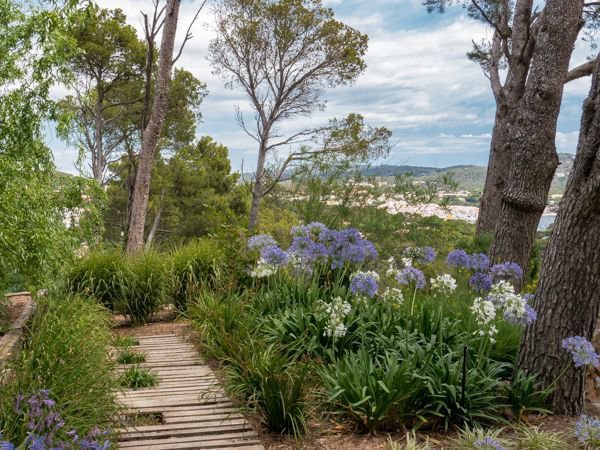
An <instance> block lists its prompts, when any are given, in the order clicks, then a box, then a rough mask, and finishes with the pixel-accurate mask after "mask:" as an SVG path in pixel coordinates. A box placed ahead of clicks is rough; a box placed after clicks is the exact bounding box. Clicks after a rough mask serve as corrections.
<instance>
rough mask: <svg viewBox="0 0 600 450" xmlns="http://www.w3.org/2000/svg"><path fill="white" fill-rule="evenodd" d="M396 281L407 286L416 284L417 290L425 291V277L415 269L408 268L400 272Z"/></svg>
mask: <svg viewBox="0 0 600 450" xmlns="http://www.w3.org/2000/svg"><path fill="white" fill-rule="evenodd" d="M396 281H398V283H400V284H405V285H411V284H414V286H415V288H416V289H423V288H424V287H425V275H424V274H423V272H421V271H420V270H419V269H416V268H414V267H406V268H404V269H402V270H400V271H398V273H397V274H396Z"/></svg>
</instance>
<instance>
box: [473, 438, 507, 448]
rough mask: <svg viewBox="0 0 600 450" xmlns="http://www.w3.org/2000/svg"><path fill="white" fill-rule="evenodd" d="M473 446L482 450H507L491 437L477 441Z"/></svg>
mask: <svg viewBox="0 0 600 450" xmlns="http://www.w3.org/2000/svg"><path fill="white" fill-rule="evenodd" d="M473 446H474V447H475V448H478V449H481V450H506V449H505V448H504V447H503V446H502V444H501V443H500V442H498V441H497V440H495V439H494V438H492V437H490V436H487V437H485V438H483V439H480V440H478V441H475V442H474V443H473Z"/></svg>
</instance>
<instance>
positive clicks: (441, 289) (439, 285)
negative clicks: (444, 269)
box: [429, 273, 456, 295]
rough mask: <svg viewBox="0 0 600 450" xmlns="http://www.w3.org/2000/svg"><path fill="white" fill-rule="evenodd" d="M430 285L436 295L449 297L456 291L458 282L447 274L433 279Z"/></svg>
mask: <svg viewBox="0 0 600 450" xmlns="http://www.w3.org/2000/svg"><path fill="white" fill-rule="evenodd" d="M429 284H430V285H431V288H432V289H433V290H434V291H435V293H436V294H438V293H439V294H442V295H447V294H451V293H453V292H454V291H455V290H456V280H455V279H454V277H452V275H449V274H447V273H445V274H443V275H438V276H437V277H435V278H431V279H430V280H429Z"/></svg>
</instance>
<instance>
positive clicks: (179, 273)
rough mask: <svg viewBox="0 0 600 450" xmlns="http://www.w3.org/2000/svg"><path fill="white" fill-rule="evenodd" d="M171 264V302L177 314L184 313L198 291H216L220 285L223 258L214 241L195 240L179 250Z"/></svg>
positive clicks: (223, 265) (221, 250)
mask: <svg viewBox="0 0 600 450" xmlns="http://www.w3.org/2000/svg"><path fill="white" fill-rule="evenodd" d="M172 261H173V276H174V283H175V294H174V302H175V306H176V307H177V309H178V310H180V311H185V310H186V309H187V304H188V302H189V301H190V299H191V298H193V296H194V295H195V294H196V293H197V292H198V291H199V290H202V289H216V288H218V287H220V286H221V285H222V284H223V280H224V278H225V275H224V274H223V271H224V269H225V265H226V258H225V253H224V250H223V248H222V247H221V245H220V243H219V241H217V240H215V239H206V238H205V239H198V240H195V241H193V242H190V243H189V244H187V245H184V246H182V247H180V248H178V249H177V250H176V251H175V252H174V253H173V256H172Z"/></svg>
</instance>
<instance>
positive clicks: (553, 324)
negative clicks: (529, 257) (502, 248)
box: [519, 64, 600, 415]
mask: <svg viewBox="0 0 600 450" xmlns="http://www.w3.org/2000/svg"><path fill="white" fill-rule="evenodd" d="M599 291H600V65H598V64H596V68H595V70H594V75H593V79H592V87H591V89H590V93H589V96H588V97H587V99H586V100H585V102H584V105H583V115H582V118H581V129H580V133H579V144H578V147H577V155H576V157H575V163H574V166H573V170H572V171H571V174H570V176H569V180H568V182H567V188H566V191H565V194H564V196H563V198H562V200H561V202H560V209H559V212H558V215H557V217H556V221H555V224H554V230H553V232H552V236H551V238H550V242H549V244H548V247H547V248H546V252H545V254H544V262H543V265H542V272H541V274H540V282H539V285H538V290H537V293H536V295H535V298H534V300H533V307H534V308H535V309H536V310H537V314H538V319H537V321H536V322H534V323H533V324H532V325H531V326H530V327H528V328H527V329H526V330H525V334H524V335H523V338H522V341H521V351H520V354H519V367H520V368H521V369H523V370H525V371H526V372H529V373H536V374H538V375H539V377H540V380H541V381H542V382H543V383H544V385H546V386H549V385H551V384H552V383H554V382H555V380H557V379H558V380H557V381H556V387H555V389H554V391H553V392H552V396H551V402H552V406H553V408H554V411H555V412H557V413H564V414H573V415H574V414H580V413H581V412H582V409H583V405H584V388H585V368H584V367H579V368H577V367H575V366H574V364H573V361H572V360H571V356H570V355H569V353H568V352H567V351H565V350H564V349H563V348H562V347H561V341H562V339H564V338H567V337H570V336H584V337H586V338H587V339H589V340H591V339H592V336H593V334H594V330H595V328H596V323H597V319H598V313H599V309H600V302H598V292H599ZM559 377H560V378H559Z"/></svg>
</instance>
